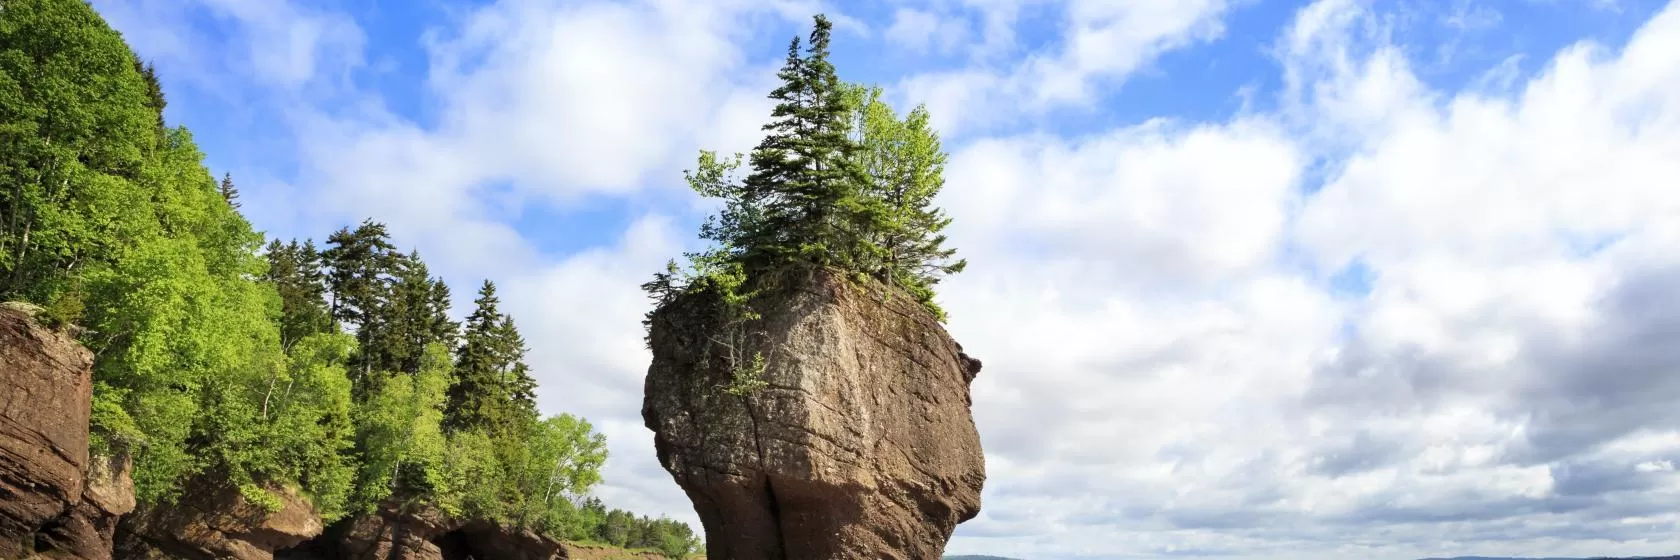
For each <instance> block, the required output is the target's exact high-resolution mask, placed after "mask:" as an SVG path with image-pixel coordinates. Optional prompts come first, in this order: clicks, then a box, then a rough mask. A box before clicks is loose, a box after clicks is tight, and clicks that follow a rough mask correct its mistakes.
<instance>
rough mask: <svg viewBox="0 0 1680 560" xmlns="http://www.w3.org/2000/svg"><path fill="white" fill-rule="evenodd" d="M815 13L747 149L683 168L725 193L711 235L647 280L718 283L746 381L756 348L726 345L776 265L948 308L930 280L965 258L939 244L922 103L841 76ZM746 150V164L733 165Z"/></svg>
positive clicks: (691, 285) (944, 222)
mask: <svg viewBox="0 0 1680 560" xmlns="http://www.w3.org/2000/svg"><path fill="white" fill-rule="evenodd" d="M815 20H816V25H815V27H814V29H813V30H812V32H811V36H810V46H809V48H808V49H806V51H805V52H804V53H803V55H801V52H800V50H799V40H798V39H797V38H796V39H794V41H793V43H792V44H791V45H790V46H789V48H788V54H787V60H786V62H785V63H784V65H783V67H782V69H781V71H780V72H779V73H778V74H777V76H778V77H779V78H780V79H781V84H780V85H779V86H778V87H777V88H776V89H775V90H774V91H772V92H771V94H770V97H771V98H772V99H775V100H776V101H777V104H776V107H775V109H774V111H773V112H772V113H771V116H772V121H771V122H770V123H769V124H767V125H765V127H764V130H765V131H766V134H765V137H764V140H763V141H762V142H761V143H760V144H759V145H758V146H757V147H756V148H755V149H754V150H753V152H752V154H751V156H750V157H748V158H747V160H746V161H745V162H743V161H742V158H741V156H740V155H738V154H737V155H736V156H734V157H719V155H718V154H717V153H715V152H710V151H701V153H700V158H699V161H698V167H696V168H695V169H694V170H692V171H686V172H684V178H685V179H686V180H687V181H688V183H689V186H690V187H692V188H693V189H694V190H695V191H696V192H698V193H700V194H701V195H702V196H705V197H709V198H719V199H722V201H723V208H722V209H721V210H720V211H719V212H718V213H717V214H714V215H712V216H709V217H708V218H707V220H706V221H705V223H704V224H702V225H701V228H700V237H701V238H702V239H706V240H708V241H711V242H712V243H713V245H712V247H711V248H709V249H707V250H705V251H702V252H699V253H688V254H686V255H685V256H686V257H687V258H688V259H689V261H690V263H691V265H692V269H691V270H690V271H689V272H687V273H686V274H684V273H681V272H679V268H678V267H677V265H676V263H675V261H673V262H671V263H670V264H669V265H668V266H667V270H666V271H664V272H661V273H657V274H655V275H654V279H653V280H652V281H650V282H647V283H645V284H643V285H642V288H643V289H644V290H646V291H647V292H648V293H649V295H650V296H652V297H653V298H654V299H656V300H657V301H658V302H660V303H659V304H660V305H663V303H665V302H669V301H671V300H672V298H674V297H675V296H676V295H678V294H681V293H689V292H694V291H706V292H711V293H714V294H716V295H717V296H719V300H720V303H721V309H722V314H723V318H724V321H725V323H724V324H723V325H721V326H720V329H719V331H720V332H722V333H723V334H724V336H723V338H722V339H720V340H719V344H720V345H722V346H723V347H724V350H725V351H726V352H729V354H728V355H726V356H725V357H724V359H725V361H727V362H728V363H729V364H730V366H729V367H730V368H732V369H734V370H735V371H736V373H737V374H738V376H741V379H739V380H738V381H741V382H742V383H746V384H745V385H740V386H739V387H742V388H745V387H750V386H751V383H750V381H751V380H750V378H751V377H752V376H751V375H750V374H751V370H752V369H754V367H755V366H753V365H752V364H755V363H757V360H758V357H756V356H748V355H744V354H743V355H735V351H734V349H736V348H739V347H741V346H743V345H744V344H746V342H747V341H746V339H748V338H750V337H751V334H752V332H754V331H752V330H751V328H749V327H748V323H750V322H751V321H753V320H755V318H756V317H757V314H756V313H755V312H754V311H753V310H752V303H753V302H754V301H755V300H756V299H757V297H758V295H759V294H760V293H761V291H762V290H764V289H770V288H774V283H773V282H765V281H764V279H765V278H767V277H768V276H769V275H771V274H773V273H775V272H776V271H777V270H779V269H782V268H784V267H787V266H789V265H808V266H820V267H828V268H833V269H838V270H839V271H842V272H848V273H853V274H854V275H856V277H865V276H867V277H873V278H875V279H877V280H879V281H881V282H883V283H885V284H887V285H889V286H892V287H895V288H898V289H900V290H903V291H904V292H905V293H908V294H909V295H910V296H911V297H914V298H915V299H916V300H917V301H919V302H921V303H922V304H923V305H924V306H925V307H926V308H927V309H928V310H929V311H930V312H932V313H934V314H935V316H936V317H937V318H939V319H940V320H944V319H945V314H944V311H943V310H942V309H940V308H939V306H938V305H937V304H935V303H934V301H933V296H934V293H933V286H934V285H935V284H937V283H938V282H939V281H940V280H941V279H942V278H943V277H944V276H946V275H949V274H953V273H956V272H960V271H961V270H962V269H963V268H964V267H965V266H966V262H965V261H963V260H960V259H955V250H953V249H950V248H947V247H945V246H944V244H945V241H946V238H945V236H944V234H943V233H942V231H943V230H944V229H945V227H946V226H948V225H949V224H950V219H949V218H948V217H947V216H945V214H944V212H943V211H942V210H940V209H939V208H937V207H936V206H934V205H933V199H934V198H935V197H936V195H937V194H938V193H939V191H940V189H941V188H943V186H944V178H943V173H944V166H945V161H946V155H945V153H944V152H943V150H942V148H941V146H940V142H939V136H938V134H937V133H936V132H934V131H933V129H932V126H931V124H930V122H929V117H928V113H927V110H926V109H925V108H923V107H917V108H916V109H915V110H913V111H911V112H910V114H909V115H908V117H907V118H905V119H900V118H899V117H898V116H897V115H896V114H895V113H894V112H893V110H892V109H891V108H890V107H888V106H887V105H886V103H885V102H883V101H882V100H881V91H880V89H879V88H864V87H860V86H854V85H849V84H845V83H842V82H841V81H840V80H839V78H838V76H837V75H836V73H835V70H834V66H833V64H832V63H830V62H829V60H828V58H829V39H830V29H831V25H830V24H829V22H828V20H827V19H826V18H824V17H822V16H820V15H819V16H817V17H816V18H815ZM743 163H745V164H746V165H747V166H748V167H749V168H750V170H749V172H748V174H747V175H746V177H745V178H738V177H737V172H738V171H739V170H740V169H741V166H742V165H743ZM643 324H644V325H647V324H648V323H647V321H644V322H643ZM731 387H732V388H735V387H737V386H736V385H731ZM732 390H733V389H732Z"/></svg>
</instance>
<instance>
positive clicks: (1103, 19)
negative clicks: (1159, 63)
mask: <svg viewBox="0 0 1680 560" xmlns="http://www.w3.org/2000/svg"><path fill="white" fill-rule="evenodd" d="M991 4H993V3H991V2H981V1H978V0H970V1H969V2H967V3H966V6H965V7H967V8H970V9H979V10H981V12H980V13H987V12H985V11H984V10H986V9H989V8H992V7H993V6H991ZM1027 4H1029V5H1030V4H1034V3H1033V2H1029V3H1027ZM1054 7H1055V8H1057V9H1058V10H1059V13H1060V14H1061V18H1062V19H1061V22H1060V28H1059V30H1058V34H1057V36H1058V38H1059V39H1058V45H1057V47H1056V48H1055V50H1054V51H1034V52H1030V53H1028V54H1026V55H1025V56H1024V57H1022V58H1018V59H1014V60H1012V61H1011V62H1008V63H1004V64H998V65H979V66H972V67H967V68H962V69H956V70H945V71H936V72H928V73H923V74H917V75H913V76H909V77H907V78H906V79H904V80H903V81H902V82H901V83H900V84H899V85H898V88H899V90H900V93H901V94H902V95H903V96H905V97H906V98H907V99H910V100H912V101H914V102H922V103H926V104H927V105H928V107H929V109H930V110H931V111H932V113H933V115H934V119H935V125H936V126H938V127H939V129H940V130H942V131H944V132H945V133H946V134H956V133H958V132H961V131H964V130H969V129H982V130H983V129H984V128H986V127H988V126H990V125H994V124H999V123H1009V122H1013V121H1014V120H1015V119H1019V118H1022V117H1033V116H1040V115H1043V114H1045V113H1046V112H1047V111H1050V110H1052V109H1056V108H1060V107H1068V106H1073V107H1088V106H1089V105H1090V104H1091V103H1092V102H1093V101H1094V100H1095V97H1094V95H1095V92H1096V91H1097V89H1098V88H1101V87H1113V86H1114V85H1117V84H1119V83H1122V82H1124V80H1125V78H1126V77H1127V76H1128V75H1129V74H1131V73H1133V72H1135V71H1137V70H1138V69H1140V68H1141V67H1143V66H1144V65H1145V64H1148V63H1149V62H1150V61H1152V60H1153V59H1154V58H1155V57H1157V56H1159V55H1160V54H1161V53H1163V52H1166V51H1168V50H1172V49H1175V48H1180V47H1184V46H1186V45H1189V44H1192V43H1195V42H1200V41H1206V40H1209V39H1212V38H1215V37H1218V36H1219V35H1220V34H1221V33H1222V32H1223V31H1224V28H1223V26H1222V24H1221V19H1220V16H1221V15H1223V14H1224V13H1225V11H1226V10H1227V9H1228V8H1229V5H1228V2H1226V1H1225V0H1193V1H1181V0H1146V1H1138V2H1109V1H1106V0H1067V1H1066V2H1058V3H1054ZM1018 10H1019V7H1017V8H1014V9H1009V10H1005V11H1002V12H998V13H990V14H988V15H986V16H983V17H986V18H988V19H986V20H984V21H986V23H987V25H988V29H989V26H990V25H994V24H997V23H999V22H1000V20H999V19H992V18H1011V19H1010V20H1001V21H1006V22H1009V23H1013V21H1012V18H1014V17H1016V16H1017V15H1018V14H1019V12H1018ZM956 13H959V14H961V13H966V12H962V11H958V12H956ZM994 40H996V41H999V44H1005V43H1003V42H1004V41H1006V40H1007V41H1008V44H1012V43H1013V34H1005V33H1002V32H993V33H988V34H987V35H986V41H987V43H988V45H987V46H990V44H991V43H992V42H993V41H994Z"/></svg>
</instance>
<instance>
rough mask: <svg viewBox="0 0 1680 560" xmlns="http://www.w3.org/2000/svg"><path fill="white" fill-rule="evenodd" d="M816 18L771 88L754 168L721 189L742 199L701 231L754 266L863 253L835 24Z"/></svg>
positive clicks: (842, 262)
mask: <svg viewBox="0 0 1680 560" xmlns="http://www.w3.org/2000/svg"><path fill="white" fill-rule="evenodd" d="M815 19H816V27H815V28H814V29H813V30H812V31H811V40H810V44H809V47H808V49H807V50H806V51H805V54H804V56H803V57H802V56H800V52H799V40H798V39H797V38H795V39H794V40H793V42H792V43H791V44H790V45H789V46H788V55H787V60H786V62H785V63H784V65H783V67H782V69H781V71H779V72H778V73H777V77H779V78H780V79H781V80H782V84H781V85H780V86H779V87H777V88H776V89H775V90H774V91H772V92H771V93H770V98H771V99H775V100H776V101H777V104H776V108H775V109H774V110H773V111H772V112H771V117H772V119H773V120H772V121H771V122H770V123H768V124H766V125H764V130H765V131H766V134H765V137H764V140H763V141H761V142H760V143H759V144H758V147H757V148H755V149H754V150H753V152H752V155H751V157H750V159H749V163H750V164H751V167H752V173H751V174H749V175H748V176H747V177H746V179H745V181H744V182H743V183H742V185H741V186H740V188H739V189H737V190H736V191H737V192H728V193H718V194H724V195H725V196H734V197H738V198H739V199H740V202H739V204H736V205H732V206H731V207H728V208H726V209H725V213H726V215H724V216H722V218H721V219H720V220H719V221H717V222H715V223H713V224H711V225H712V228H711V229H709V230H707V231H703V234H706V235H707V237H708V238H710V239H713V240H715V241H718V242H720V243H722V244H723V245H724V246H725V247H726V248H728V249H729V250H734V251H740V255H739V259H740V261H741V262H742V263H743V264H744V265H745V266H746V267H747V268H748V269H749V270H764V269H768V268H773V267H775V266H779V265H783V264H789V263H794V262H801V263H808V264H812V265H817V266H829V265H835V266H848V265H849V264H850V263H852V262H853V261H855V260H856V259H857V258H858V256H859V253H860V252H861V251H859V250H858V249H857V246H858V242H859V237H858V233H859V228H858V227H857V225H856V224H855V222H856V221H857V220H858V219H859V216H860V215H861V213H862V212H863V210H864V208H863V206H862V205H861V204H860V201H859V200H857V187H858V183H859V182H860V181H861V180H862V178H863V173H862V169H861V168H859V167H858V165H857V163H856V162H855V161H854V159H853V157H852V154H853V152H854V151H855V150H856V145H855V144H854V143H852V142H850V141H848V139H847V138H846V130H847V124H846V119H847V115H848V111H849V107H848V106H847V103H846V100H845V97H844V91H843V89H842V87H841V83H840V80H839V78H838V77H837V76H836V75H835V73H834V65H833V64H831V63H829V61H828V55H829V35H830V32H831V30H832V25H831V24H830V23H829V21H828V19H827V18H825V17H823V16H821V15H819V16H816V18H815ZM702 194H708V193H705V192H704V191H703V192H702Z"/></svg>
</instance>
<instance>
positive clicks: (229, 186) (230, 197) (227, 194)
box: [216, 173, 240, 208]
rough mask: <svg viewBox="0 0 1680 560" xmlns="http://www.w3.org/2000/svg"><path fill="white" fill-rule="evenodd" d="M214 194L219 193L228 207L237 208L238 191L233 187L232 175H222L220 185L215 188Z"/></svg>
mask: <svg viewBox="0 0 1680 560" xmlns="http://www.w3.org/2000/svg"><path fill="white" fill-rule="evenodd" d="M216 192H218V193H221V195H222V200H225V201H227V203H228V205H229V206H232V207H234V208H239V206H240V204H239V189H238V188H235V187H234V186H233V174H232V173H223V174H222V184H221V185H218V186H217V187H216Z"/></svg>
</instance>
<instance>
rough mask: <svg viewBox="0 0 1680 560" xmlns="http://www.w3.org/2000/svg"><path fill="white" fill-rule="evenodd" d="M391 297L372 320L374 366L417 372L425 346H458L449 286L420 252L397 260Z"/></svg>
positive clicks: (370, 357)
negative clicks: (450, 305)
mask: <svg viewBox="0 0 1680 560" xmlns="http://www.w3.org/2000/svg"><path fill="white" fill-rule="evenodd" d="M392 275H393V279H392V282H391V288H390V293H389V296H388V298H387V299H386V300H384V301H382V302H380V305H379V310H378V312H377V313H376V316H377V318H376V319H374V320H372V321H370V322H369V325H370V328H371V330H370V332H369V333H368V336H367V338H368V342H369V345H370V346H369V348H368V349H367V350H366V354H367V355H368V358H367V359H368V361H369V362H370V367H371V368H372V369H375V370H382V371H397V372H403V373H414V372H416V371H419V368H420V358H421V355H422V354H423V353H424V351H425V348H426V345H428V344H432V343H441V344H443V345H445V346H446V347H451V348H453V347H454V345H455V336H456V332H457V331H458V330H459V329H460V325H459V324H457V323H456V322H455V321H452V320H450V319H449V287H448V286H446V285H444V283H443V280H442V279H439V278H433V277H431V275H430V273H429V271H428V270H427V268H426V263H425V262H423V261H421V260H420V254H419V252H417V251H416V252H411V253H410V254H409V255H407V256H399V257H398V258H396V259H395V270H393V271H392Z"/></svg>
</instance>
